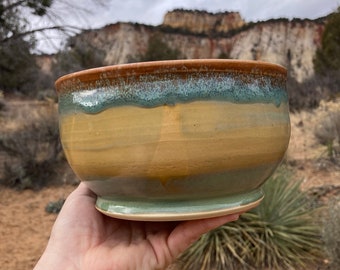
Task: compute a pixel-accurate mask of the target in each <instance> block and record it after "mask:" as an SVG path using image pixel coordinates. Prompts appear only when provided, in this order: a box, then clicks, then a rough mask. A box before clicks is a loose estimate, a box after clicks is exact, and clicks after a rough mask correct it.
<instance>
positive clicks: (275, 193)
mask: <svg viewBox="0 0 340 270" xmlns="http://www.w3.org/2000/svg"><path fill="white" fill-rule="evenodd" d="M290 179H291V177H290V174H289V173H288V172H287V171H286V170H280V171H279V172H278V173H277V174H276V175H275V176H273V177H272V178H271V179H270V180H268V181H267V183H266V184H265V185H264V192H265V198H264V200H263V201H262V203H261V204H260V206H258V207H257V208H255V209H253V210H252V211H250V212H248V213H245V214H243V215H242V216H241V218H240V219H239V220H238V221H236V222H232V223H227V224H225V225H223V226H221V227H219V228H218V229H216V230H214V231H211V232H209V233H207V234H205V235H203V236H202V237H201V238H200V239H199V240H198V241H197V242H196V243H194V244H193V245H192V246H191V247H190V248H189V249H188V250H187V251H186V252H185V253H183V254H182V255H181V256H180V258H179V259H178V266H179V268H180V269H185V270H189V269H209V270H210V269H216V270H218V269H300V268H303V269H304V267H306V265H308V263H313V262H315V261H317V260H320V256H322V255H323V254H322V243H321V228H320V224H317V220H318V218H317V217H316V211H317V210H316V209H311V207H310V203H309V201H308V198H307V195H306V193H304V192H301V190H300V182H297V181H294V182H293V181H290Z"/></svg>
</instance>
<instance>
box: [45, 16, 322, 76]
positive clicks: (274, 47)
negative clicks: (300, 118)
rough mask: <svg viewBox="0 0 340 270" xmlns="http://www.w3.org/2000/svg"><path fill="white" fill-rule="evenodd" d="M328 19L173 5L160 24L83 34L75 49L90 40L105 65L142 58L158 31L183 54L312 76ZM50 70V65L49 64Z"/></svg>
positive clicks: (109, 27) (130, 25) (115, 26)
mask: <svg viewBox="0 0 340 270" xmlns="http://www.w3.org/2000/svg"><path fill="white" fill-rule="evenodd" d="M323 29H324V20H322V19H319V20H314V21H313V20H307V19H306V20H301V19H294V20H288V19H276V20H269V21H265V22H257V23H246V22H245V21H244V20H243V19H242V18H241V16H240V14H239V13H237V12H225V13H216V14H213V13H209V12H205V11H186V10H174V11H171V12H169V13H167V14H166V15H165V17H164V22H163V24H162V25H159V26H155V27H154V26H149V25H141V24H133V23H116V24H112V25H107V26H105V27H103V28H101V29H96V30H88V31H84V32H82V33H80V34H78V35H77V36H76V37H75V38H74V39H73V41H72V43H71V44H70V45H71V46H70V48H71V49H72V48H73V47H76V46H77V44H78V47H79V44H83V43H89V44H91V47H92V48H97V49H98V50H102V51H103V52H104V55H105V56H104V64H105V65H112V64H119V63H127V62H133V61H138V57H139V56H140V55H143V54H144V53H145V52H146V50H147V48H148V44H149V40H150V38H152V37H153V36H155V35H158V36H159V37H160V38H161V40H162V41H163V42H164V43H166V44H167V45H168V46H169V47H170V48H172V49H177V50H178V51H179V52H180V55H181V57H183V58H187V59H192V58H233V59H253V60H264V61H270V62H274V63H278V64H281V65H283V66H286V67H288V68H289V70H290V74H291V75H292V77H294V78H295V79H296V80H297V81H298V82H303V81H304V80H306V79H308V78H310V77H311V76H313V74H314V71H313V57H314V54H315V51H316V49H317V48H318V46H320V42H321V36H322V33H323ZM44 68H45V69H46V66H44Z"/></svg>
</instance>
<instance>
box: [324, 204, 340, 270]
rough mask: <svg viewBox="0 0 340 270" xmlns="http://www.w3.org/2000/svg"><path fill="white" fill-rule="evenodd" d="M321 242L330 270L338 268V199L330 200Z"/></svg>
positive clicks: (339, 230)
mask: <svg viewBox="0 0 340 270" xmlns="http://www.w3.org/2000/svg"><path fill="white" fill-rule="evenodd" d="M323 240H324V242H325V249H326V251H327V254H328V256H329V258H330V265H331V269H334V270H336V269H339V268H338V267H339V266H340V197H335V198H333V199H332V200H330V203H329V207H328V218H326V219H325V222H324V230H323Z"/></svg>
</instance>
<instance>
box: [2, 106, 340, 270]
mask: <svg viewBox="0 0 340 270" xmlns="http://www.w3.org/2000/svg"><path fill="white" fill-rule="evenodd" d="M325 106H326V105H325ZM327 106H328V105H327ZM327 106H326V107H327ZM337 106H338V108H339V102H338V103H337ZM327 111H328V108H326V109H325V107H322V106H321V107H320V108H319V109H317V110H314V111H310V112H305V111H304V112H300V113H295V114H292V115H291V123H292V134H291V142H290V146H289V149H288V151H287V160H288V164H290V165H289V166H290V167H291V168H292V169H293V170H294V171H295V175H296V177H297V179H302V180H303V184H302V188H303V189H311V188H313V187H322V186H326V187H331V189H333V188H334V187H338V188H339V186H340V168H339V162H338V163H337V164H335V163H332V162H329V161H328V160H327V158H326V157H327V155H326V148H325V146H322V145H320V144H319V143H318V142H317V140H316V139H315V137H314V135H313V134H314V133H313V131H314V128H315V126H316V125H317V123H318V121H319V120H320V119H321V116H322V115H323V114H325V113H327ZM339 155H340V153H339ZM74 188H75V186H74V185H70V184H63V185H60V186H54V187H47V188H43V189H42V190H40V191H38V192H37V191H32V190H23V191H16V190H13V189H9V188H4V187H0V266H1V267H0V268H1V269H6V270H29V269H33V267H34V265H35V263H36V262H37V260H38V259H39V256H40V255H41V253H42V252H43V250H44V248H45V245H46V243H47V241H48V238H49V234H50V231H51V228H52V226H53V223H54V221H55V219H56V217H57V215H56V214H48V213H46V211H45V207H46V205H47V204H48V203H49V202H51V201H52V202H53V201H58V200H59V199H62V198H66V197H67V196H68V195H69V194H70V192H71V191H72V190H73V189H74ZM338 188H337V190H338Z"/></svg>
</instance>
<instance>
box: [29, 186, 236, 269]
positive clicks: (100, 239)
mask: <svg viewBox="0 0 340 270" xmlns="http://www.w3.org/2000/svg"><path fill="white" fill-rule="evenodd" d="M95 201H96V195H95V194H94V193H93V192H91V191H90V190H89V189H88V188H87V187H86V186H85V185H84V184H83V183H81V184H80V185H79V187H78V188H77V189H76V190H75V191H73V192H72V193H71V194H70V196H69V197H68V198H67V200H66V201H65V204H64V206H63V208H62V210H61V212H60V213H59V216H58V218H57V220H56V222H55V224H54V226H53V229H52V233H51V237H50V240H49V243H48V245H47V247H46V250H45V252H44V254H43V255H42V257H41V258H40V260H39V262H38V263H37V265H36V267H35V268H34V270H40V269H43V270H46V269H49V270H53V269H58V270H59V269H69V270H71V269H72V270H76V269H77V270H87V269H89V270H93V269H96V270H109V269H124V270H125V269H142V270H143V269H147V270H150V269H164V268H166V267H167V266H168V265H170V264H171V263H172V262H173V260H174V259H176V257H177V256H178V255H179V254H180V253H182V252H183V251H184V250H185V249H186V248H188V247H189V246H190V245H191V244H192V243H193V242H195V241H196V240H197V239H198V238H199V237H200V236H201V235H202V234H204V233H206V232H208V231H210V230H212V229H214V228H217V227H219V226H221V225H222V224H224V223H226V222H230V221H234V220H237V219H238V217H239V215H238V214H234V215H229V216H223V217H218V218H210V219H201V220H192V221H182V222H141V221H127V220H120V219H115V218H111V217H107V216H105V215H103V214H101V213H100V212H99V211H97V210H96V209H95V208H94V204H95Z"/></svg>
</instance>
